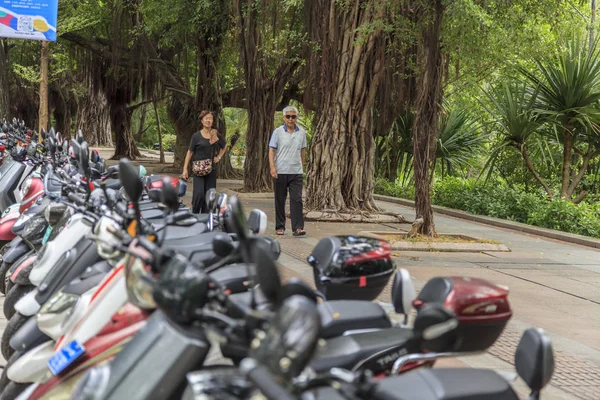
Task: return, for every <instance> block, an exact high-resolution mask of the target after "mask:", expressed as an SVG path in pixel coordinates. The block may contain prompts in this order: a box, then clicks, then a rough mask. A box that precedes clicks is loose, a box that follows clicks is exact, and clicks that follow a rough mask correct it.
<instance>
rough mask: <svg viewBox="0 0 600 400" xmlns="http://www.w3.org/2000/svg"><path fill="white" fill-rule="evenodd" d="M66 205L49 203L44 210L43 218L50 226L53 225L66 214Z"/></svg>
mask: <svg viewBox="0 0 600 400" xmlns="http://www.w3.org/2000/svg"><path fill="white" fill-rule="evenodd" d="M67 209H68V208H67V205H66V204H63V203H50V204H48V206H47V207H46V209H45V210H44V217H45V218H46V221H48V223H49V224H50V225H53V226H54V225H55V224H56V223H57V222H58V221H59V220H60V219H61V218H62V217H63V216H64V215H65V213H66V212H67Z"/></svg>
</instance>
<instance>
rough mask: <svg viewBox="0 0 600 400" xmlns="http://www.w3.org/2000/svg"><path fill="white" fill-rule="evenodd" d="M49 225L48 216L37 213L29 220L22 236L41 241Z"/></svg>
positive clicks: (32, 240) (31, 240)
mask: <svg viewBox="0 0 600 400" xmlns="http://www.w3.org/2000/svg"><path fill="white" fill-rule="evenodd" d="M47 227H48V222H46V218H45V217H44V216H43V215H36V216H34V217H32V218H31V219H30V220H29V222H28V223H27V226H26V227H25V229H24V230H23V234H22V235H21V237H22V238H23V239H25V240H28V241H30V242H36V241H38V240H39V241H41V240H42V239H43V235H44V232H45V231H46V228H47Z"/></svg>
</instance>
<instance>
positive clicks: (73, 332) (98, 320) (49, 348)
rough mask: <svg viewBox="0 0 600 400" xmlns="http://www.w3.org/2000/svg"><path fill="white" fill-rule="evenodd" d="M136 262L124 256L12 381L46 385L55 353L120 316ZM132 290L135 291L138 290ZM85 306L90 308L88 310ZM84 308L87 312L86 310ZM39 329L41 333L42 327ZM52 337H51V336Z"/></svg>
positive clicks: (260, 227) (263, 221) (12, 372)
mask: <svg viewBox="0 0 600 400" xmlns="http://www.w3.org/2000/svg"><path fill="white" fill-rule="evenodd" d="M254 214H255V215H258V217H257V220H258V223H257V227H256V228H255V232H254V233H255V234H264V232H265V231H266V227H267V216H266V214H264V212H262V211H259V210H255V211H254ZM132 253H138V255H139V257H140V258H147V257H149V256H150V255H149V254H143V253H144V250H143V249H142V248H140V247H136V249H135V251H132ZM136 261H139V258H137V257H133V256H126V257H124V258H123V259H122V261H121V262H119V264H118V266H117V267H116V268H115V269H114V270H113V271H112V272H111V273H109V274H108V275H107V276H106V277H105V278H104V280H103V281H102V282H101V283H100V284H99V285H98V287H97V290H96V291H95V292H94V294H93V295H92V296H91V301H90V302H89V303H87V298H88V297H87V296H82V297H81V298H80V299H79V301H78V302H77V305H76V306H75V309H78V310H77V311H74V312H73V314H72V315H71V317H69V318H68V320H67V321H64V322H63V324H62V326H63V327H64V329H65V333H64V335H63V336H62V337H60V338H57V340H56V342H53V341H49V342H46V343H43V344H41V345H39V346H38V347H36V348H34V349H32V350H31V351H29V352H27V353H25V354H24V355H22V356H21V357H20V358H19V359H18V360H17V361H16V362H15V363H14V364H12V365H11V366H10V367H9V368H8V370H7V374H8V377H9V379H10V380H12V381H14V382H18V383H44V382H46V381H47V380H48V379H50V378H51V377H52V375H51V374H50V373H49V370H48V361H49V360H50V358H52V356H53V355H54V354H55V353H57V352H58V353H60V351H61V350H62V349H63V348H64V347H65V346H66V345H68V344H70V343H72V342H74V341H75V342H77V343H81V344H83V343H85V342H87V341H88V340H89V339H91V338H93V337H95V336H97V335H98V333H99V332H100V331H102V329H103V328H104V327H105V326H106V325H107V324H108V323H109V322H110V321H111V319H112V317H113V315H115V314H116V313H118V312H119V310H120V309H121V308H122V307H124V306H125V305H126V303H127V302H128V299H129V297H128V288H127V285H128V284H131V285H135V281H139V279H135V278H133V279H129V282H128V280H127V276H126V273H125V263H129V265H128V266H127V269H128V271H129V272H128V273H129V274H131V275H135V272H133V271H132V270H135V268H134V264H136ZM130 289H131V288H130ZM133 290H134V291H135V289H133ZM86 305H87V309H85V308H86ZM84 309H85V311H83V310H84ZM82 311H83V312H84V315H83V316H82V317H81V318H80V319H78V320H77V319H76V316H77V315H79V314H80V312H82ZM40 330H42V328H41V327H40ZM59 330H60V329H59ZM42 331H43V332H44V333H47V334H50V333H53V334H56V332H57V330H56V329H55V328H52V329H43V330H42ZM49 336H50V337H52V335H49ZM52 338H54V337H52Z"/></svg>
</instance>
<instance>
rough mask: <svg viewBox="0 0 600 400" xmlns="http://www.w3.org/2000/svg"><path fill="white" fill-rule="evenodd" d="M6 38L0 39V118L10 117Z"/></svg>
mask: <svg viewBox="0 0 600 400" xmlns="http://www.w3.org/2000/svg"><path fill="white" fill-rule="evenodd" d="M7 49H8V48H7V42H6V40H0V120H1V119H4V118H6V119H7V120H9V119H12V117H13V115H11V114H12V112H11V110H10V106H9V104H10V94H9V93H10V92H9V89H10V83H9V81H8V72H9V67H8V51H7Z"/></svg>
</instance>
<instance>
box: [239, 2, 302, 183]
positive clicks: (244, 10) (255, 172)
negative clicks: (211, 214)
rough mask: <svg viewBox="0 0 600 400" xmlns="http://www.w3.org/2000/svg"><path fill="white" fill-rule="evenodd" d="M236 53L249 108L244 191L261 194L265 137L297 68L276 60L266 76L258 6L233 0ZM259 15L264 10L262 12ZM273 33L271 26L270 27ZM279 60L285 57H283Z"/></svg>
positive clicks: (266, 178) (265, 161) (265, 171)
mask: <svg viewBox="0 0 600 400" xmlns="http://www.w3.org/2000/svg"><path fill="white" fill-rule="evenodd" d="M234 4H235V6H234V7H235V13H236V17H237V24H238V34H239V36H238V37H239V43H240V50H241V53H242V63H243V66H244V78H245V83H246V99H247V103H248V105H249V106H251V107H252V109H249V113H248V132H247V133H246V161H245V163H244V191H246V192H264V191H269V190H270V189H271V188H272V184H273V178H272V177H271V174H270V171H269V156H268V154H269V152H268V149H269V138H270V136H271V133H272V132H273V128H274V121H273V117H274V115H275V110H276V107H277V102H278V100H279V99H280V98H281V97H282V96H283V92H284V89H285V85H286V83H287V82H288V80H289V79H290V77H291V76H292V75H293V73H294V71H295V70H296V68H297V67H298V65H299V63H298V62H291V61H280V60H279V58H281V57H277V58H276V60H275V62H276V63H278V64H277V65H278V66H277V68H276V70H275V72H274V73H270V72H269V69H270V67H271V66H270V65H268V62H267V60H268V58H269V55H267V54H265V53H264V51H265V50H263V48H262V47H263V46H261V40H262V38H261V32H260V29H259V22H261V21H259V18H260V13H259V11H260V10H259V7H258V6H252V4H251V2H247V3H244V2H242V0H235V3H234ZM262 11H263V12H264V11H265V10H262ZM271 28H272V29H273V30H274V31H275V30H276V29H275V26H272V27H271ZM283 58H287V55H285V56H284V57H283Z"/></svg>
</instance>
